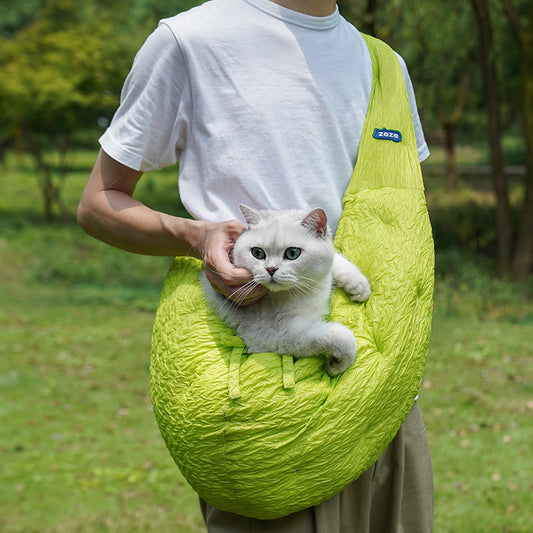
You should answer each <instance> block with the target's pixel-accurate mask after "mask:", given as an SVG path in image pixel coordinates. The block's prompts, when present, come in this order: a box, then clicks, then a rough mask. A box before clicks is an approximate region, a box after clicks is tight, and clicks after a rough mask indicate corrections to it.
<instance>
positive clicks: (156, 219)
mask: <svg viewBox="0 0 533 533" xmlns="http://www.w3.org/2000/svg"><path fill="white" fill-rule="evenodd" d="M141 176H142V173H141V172H139V171H137V170H133V169H131V168H129V167H127V166H125V165H122V164H121V163H119V162H118V161H116V160H114V159H113V158H112V157H110V156H109V155H107V154H106V153H105V152H104V151H103V150H100V153H99V154H98V158H97V160H96V163H95V165H94V168H93V170H92V172H91V175H90V177H89V181H88V183H87V186H86V187H85V190H84V192H83V195H82V197H81V200H80V203H79V206H78V213H77V215H78V222H79V224H80V226H81V227H82V228H83V229H84V230H85V231H86V232H87V233H88V234H89V235H91V236H92V237H95V238H96V239H99V240H101V241H104V242H106V243H108V244H111V245H113V246H116V247H118V248H121V249H123V250H127V251H130V252H135V253H139V254H146V255H164V256H176V255H190V256H193V257H197V258H199V259H202V260H203V261H204V263H205V265H206V275H207V276H208V279H209V281H210V282H211V284H212V285H213V287H214V288H215V290H217V291H218V292H220V293H221V294H224V295H225V296H227V297H230V296H231V294H232V293H233V292H235V290H236V289H238V288H239V287H240V286H241V285H243V284H245V283H247V282H249V281H250V280H251V275H250V273H249V272H248V271H247V270H245V269H242V268H235V267H234V266H233V265H232V264H231V262H230V260H229V256H228V252H229V250H230V249H231V247H232V246H233V243H234V242H235V240H236V239H237V237H238V236H239V235H240V234H241V233H242V231H243V230H244V229H245V227H244V226H243V225H242V224H241V223H240V222H239V221H237V220H229V221H226V222H220V223H210V222H204V221H199V220H189V219H186V218H180V217H175V216H171V215H168V214H165V213H162V212H159V211H154V210H153V209H150V208H149V207H147V206H146V205H144V204H143V203H141V202H139V201H138V200H136V199H134V198H133V196H132V195H133V191H134V190H135V186H136V184H137V182H138V181H139V179H140V178H141ZM262 292H263V291H254V292H252V293H251V294H250V295H249V296H248V297H247V298H246V301H245V302H243V303H252V302H253V301H256V300H257V299H258V298H260V297H261V296H262Z"/></svg>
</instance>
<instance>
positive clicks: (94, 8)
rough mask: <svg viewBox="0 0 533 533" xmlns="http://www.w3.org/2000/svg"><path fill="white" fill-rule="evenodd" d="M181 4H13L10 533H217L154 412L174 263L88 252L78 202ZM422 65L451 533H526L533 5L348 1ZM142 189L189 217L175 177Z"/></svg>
mask: <svg viewBox="0 0 533 533" xmlns="http://www.w3.org/2000/svg"><path fill="white" fill-rule="evenodd" d="M196 3H200V2H194V1H180V0H175V1H171V0H131V1H128V2H126V1H125V0H108V1H106V2H102V1H100V0H86V1H84V2H74V1H73V0H25V1H24V2H16V3H13V2H11V1H10V0H0V116H1V119H0V171H1V172H0V191H1V194H0V272H1V278H0V302H1V306H0V454H1V460H0V530H2V531H6V532H7V531H9V532H15V531H20V532H33V531H35V532H37V531H38V532H42V531H58V532H62V531H65V532H67V531H68V532H70V531H87V532H92V531H124V532H127V531H156V530H166V531H178V532H180V533H181V532H184V533H186V532H198V531H204V529H203V526H202V521H201V517H200V514H199V510H198V505H197V499H196V496H195V495H194V493H193V491H192V489H190V487H188V486H187V484H186V483H185V482H184V481H183V478H182V477H181V475H180V474H179V471H178V469H177V468H176V467H175V466H174V464H173V463H172V460H171V459H170V457H169V455H168V453H167V452H166V450H165V447H164V444H163V442H162V440H161V438H160V436H159V433H158V430H157V427H156V425H155V422H154V420H153V415H152V413H151V406H150V399H149V391H148V389H149V383H148V364H149V349H150V331H151V323H152V321H153V315H154V312H155V309H156V307H157V301H158V293H159V290H160V287H161V285H162V281H163V279H164V276H165V271H166V268H167V266H168V264H169V259H168V258H153V257H141V256H136V255H132V254H127V253H125V252H122V251H120V250H115V249H112V248H110V247H108V246H106V245H104V244H102V243H99V242H96V241H94V240H92V239H90V238H88V237H86V236H85V235H84V234H83V232H82V231H81V230H80V229H79V228H78V227H77V225H76V223H75V216H74V213H75V209H76V204H77V201H78V199H79V196H80V194H81V191H82V189H83V186H84V183H85V181H86V179H87V176H88V173H89V172H90V169H91V167H92V164H93V162H94V158H95V156H96V151H97V149H98V145H97V139H98V136H99V135H100V134H101V133H102V132H103V130H104V129H105V127H106V125H107V124H108V123H109V121H110V119H111V117H112V114H113V112H114V110H115V108H116V106H117V104H118V99H119V95H120V89H121V86H122V83H123V80H124V78H125V76H126V74H127V72H128V70H129V68H130V66H131V62H132V60H133V57H134V55H135V52H136V51H137V49H138V48H139V46H140V45H141V44H142V42H143V41H144V39H145V38H146V37H147V35H148V34H149V33H150V31H152V29H153V28H154V27H155V25H156V24H157V21H158V20H159V19H160V18H163V17H166V16H171V15H173V14H175V13H176V12H178V11H181V10H184V9H187V8H189V7H191V6H192V5H194V4H196ZM339 5H340V7H341V10H342V13H343V14H344V15H345V16H346V17H347V18H349V19H350V20H352V21H353V22H354V23H355V24H356V25H357V26H358V27H359V28H361V29H362V30H363V31H366V32H368V33H372V34H375V35H377V36H379V37H381V38H383V39H384V40H386V41H387V42H389V43H390V44H391V45H392V46H393V47H394V48H395V49H396V50H398V51H399V52H400V53H401V55H402V56H403V57H404V58H405V60H406V62H407V64H408V67H409V71H410V73H411V77H412V79H413V84H414V86H415V91H416V94H417V99H418V105H419V110H420V114H421V117H422V121H423V125H424V129H425V131H426V135H427V138H428V141H429V143H430V149H431V152H432V156H431V157H430V159H429V160H428V161H427V162H426V163H424V165H423V170H424V174H425V177H426V189H427V198H428V205H429V209H430V216H431V220H432V224H433V228H434V236H435V245H436V252H437V253H436V275H437V282H436V289H435V318H434V326H433V338H432V343H431V347H430V355H429V359H428V365H427V372H426V377H425V379H424V382H423V386H422V390H421V399H420V403H421V406H422V410H423V413H424V415H425V419H426V423H427V425H428V431H429V437H430V444H431V447H432V450H433V456H434V466H435V479H436V527H435V531H436V533H441V532H450V533H452V532H453V533H455V532H457V531H465V532H480V533H481V532H483V533H485V532H493V531H494V532H503V531H505V532H524V533H525V532H529V531H531V524H532V523H533V513H532V511H531V505H530V494H531V490H532V489H533V486H532V479H533V478H532V467H531V457H530V448H531V442H532V438H533V427H532V424H531V416H532V413H533V383H532V379H531V376H532V375H533V372H532V371H533V368H532V367H533V353H532V352H533V348H532V342H531V339H532V334H533V298H532V296H533V279H532V275H531V269H532V268H531V267H532V258H533V255H532V254H533V245H532V239H533V224H532V220H531V218H530V217H531V215H532V213H533V205H532V203H531V202H532V201H533V200H532V199H533V185H532V166H533V165H532V163H531V152H532V150H531V143H532V115H533V113H532V111H531V110H532V100H531V99H532V94H531V92H532V91H533V82H532V80H531V76H532V75H533V68H532V67H533V61H532V60H531V53H532V51H533V43H532V31H533V30H532V19H533V16H532V15H533V4H531V3H530V2H529V1H524V0H487V1H478V0H470V2H459V1H456V0H450V1H449V2H445V3H440V4H439V3H434V2H429V1H426V0H418V1H417V2H412V1H410V0H408V1H399V0H391V1H389V2H387V3H382V2H378V1H376V0H368V1H366V2H356V1H353V0H343V1H341V2H339ZM136 195H137V197H138V198H140V199H141V200H142V201H144V202H146V203H147V204H148V205H150V206H151V207H154V208H156V209H161V210H164V211H166V212H169V213H175V214H178V215H185V216H186V213H184V210H183V208H182V206H181V204H180V201H179V197H178V192H177V169H175V168H171V169H166V170H163V171H160V172H158V173H155V174H148V175H146V176H145V177H144V178H143V180H141V183H140V185H139V187H138V189H137V191H136Z"/></svg>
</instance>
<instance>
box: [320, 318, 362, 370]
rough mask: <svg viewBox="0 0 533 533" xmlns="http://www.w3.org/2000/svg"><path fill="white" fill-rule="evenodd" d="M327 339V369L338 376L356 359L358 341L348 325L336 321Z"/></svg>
mask: <svg viewBox="0 0 533 533" xmlns="http://www.w3.org/2000/svg"><path fill="white" fill-rule="evenodd" d="M325 340H326V343H327V355H326V371H327V373H328V374H329V375H330V376H331V377H336V376H338V375H339V374H342V373H343V372H344V371H345V370H347V369H348V368H349V367H350V366H351V365H352V363H353V362H354V361H355V356H356V355H357V343H356V342H355V337H354V336H353V333H352V332H351V331H350V330H349V329H348V328H347V327H346V326H343V325H341V324H337V323H336V322H334V323H332V324H331V327H330V328H329V330H328V333H327V335H326V339H325Z"/></svg>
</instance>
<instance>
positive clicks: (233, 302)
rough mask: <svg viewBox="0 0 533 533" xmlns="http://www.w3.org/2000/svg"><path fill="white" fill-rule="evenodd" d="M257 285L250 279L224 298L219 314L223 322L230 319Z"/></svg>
mask: <svg viewBox="0 0 533 533" xmlns="http://www.w3.org/2000/svg"><path fill="white" fill-rule="evenodd" d="M258 285H259V284H258V283H257V282H256V281H254V280H253V279H252V280H250V281H248V282H247V283H245V284H244V285H241V286H240V287H238V288H237V289H235V291H233V292H232V293H231V294H230V295H229V296H228V297H227V298H225V300H224V303H223V304H222V307H221V312H222V315H223V316H222V317H221V318H222V319H223V320H225V319H228V318H230V317H231V315H232V314H234V313H235V311H236V310H237V309H238V308H239V306H240V305H241V304H242V303H243V302H244V301H245V300H246V298H247V296H248V295H249V294H251V293H252V291H253V290H254V289H255V288H256V287H257V286H258Z"/></svg>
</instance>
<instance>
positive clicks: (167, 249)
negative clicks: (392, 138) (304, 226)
mask: <svg viewBox="0 0 533 533" xmlns="http://www.w3.org/2000/svg"><path fill="white" fill-rule="evenodd" d="M400 61H401V64H402V69H403V72H404V77H405V82H406V86H407V90H408V95H409V100H410V104H411V111H412V115H413V121H414V125H415V131H416V133H417V144H418V150H419V156H420V159H424V158H425V157H427V155H428V149H427V146H426V143H425V141H424V136H423V133H422V129H421V126H420V121H419V118H418V114H417V110H416V104H415V100H414V95H413V91H412V87H411V84H410V80H409V76H408V74H407V69H406V67H405V64H404V63H403V61H402V60H401V59H400ZM371 86H372V65H371V61H370V56H369V53H368V50H367V48H366V45H365V43H364V40H363V38H362V36H361V35H360V34H359V32H358V31H357V30H356V29H355V28H354V27H353V26H352V25H350V24H349V23H348V22H347V21H346V20H344V19H343V18H342V17H341V16H340V15H339V13H338V10H337V8H336V4H335V2H334V0H213V1H212V2H207V3H206V4H203V5H202V6H200V7H199V8H195V9H192V10H190V11H189V12H186V13H182V14H180V15H178V16H176V17H173V18H171V19H167V20H165V21H162V23H161V24H160V25H159V27H158V28H157V30H156V31H155V32H154V33H153V34H152V35H151V36H150V37H149V38H148V40H147V41H146V43H145V45H144V46H143V47H142V49H141V50H140V51H139V53H138V54H137V57H136V59H135V62H134V65H133V67H132V71H131V72H130V74H129V76H128V79H127V80H126V82H125V85H124V89H123V93H122V98H121V105H120V107H119V109H118V111H117V113H116V115H115V117H114V119H113V122H112V124H111V126H110V128H109V129H108V130H107V132H106V133H105V134H104V135H103V137H102V138H101V140H100V142H101V146H102V149H101V151H100V153H99V155H98V158H97V161H96V163H95V166H94V169H93V171H92V173H91V176H90V178H89V181H88V184H87V187H86V189H85V191H84V194H83V196H82V199H81V201H80V206H79V210H78V218H79V221H80V224H81V225H82V227H83V228H84V229H85V230H86V231H87V232H88V233H89V234H91V235H93V236H94V237H96V238H98V239H101V240H103V241H105V242H108V243H109V244H112V245H114V246H118V247H120V248H123V249H126V250H129V251H132V252H136V253H143V254H151V255H168V256H175V255H192V256H194V257H197V258H200V259H202V260H203V261H204V263H205V266H206V271H207V272H208V275H209V279H210V282H211V283H212V284H213V286H214V287H215V289H216V290H218V291H219V292H221V293H222V294H224V295H226V296H231V294H232V293H233V292H234V291H235V290H236V289H238V288H239V287H240V286H241V285H243V284H245V283H246V282H248V281H249V280H250V274H249V273H248V272H247V271H246V270H243V269H237V268H235V267H233V265H232V264H231V262H230V260H229V257H228V251H229V250H230V248H231V247H232V245H233V243H234V241H235V239H236V238H237V237H238V236H239V235H240V233H241V232H242V231H243V230H244V225H243V223H242V220H241V219H240V216H241V215H240V212H239V209H238V205H239V203H241V202H242V203H246V204H248V205H252V206H254V207H256V208H270V209H283V208H306V209H311V208H314V207H317V206H321V207H323V208H324V209H325V211H326V213H327V215H328V220H329V221H330V224H331V225H332V227H333V229H335V227H336V225H337V222H338V220H339V217H340V214H341V211H342V196H343V193H344V190H345V189H346V186H347V184H348V182H349V179H350V177H351V173H352V170H353V167H354V164H355V162H356V160H357V151H358V147H359V141H360V138H361V132H362V129H363V125H364V120H365V116H366V112H367V108H368V103H369V100H370V93H371ZM176 162H179V165H180V177H179V188H180V195H181V199H182V201H183V204H184V205H185V207H186V208H187V209H188V211H189V212H190V213H191V214H192V215H193V217H194V219H193V220H189V219H182V218H178V217H173V216H170V215H168V214H165V213H161V212H157V211H153V210H151V209H150V208H149V207H147V206H145V205H143V204H141V203H140V202H138V201H137V200H135V199H133V197H132V194H133V191H134V188H135V185H136V184H137V182H138V181H139V179H140V178H141V176H142V173H143V172H145V171H152V170H156V169H158V168H162V167H164V166H169V165H172V164H174V163H176ZM262 295H263V292H261V290H260V289H256V291H255V292H252V293H251V294H250V295H249V296H248V299H247V301H246V302H244V304H249V303H253V302H254V301H256V300H257V299H258V298H260V297H261V296H262ZM302 490H305V488H303V489H302ZM202 512H203V514H204V518H205V520H206V524H207V527H208V530H209V531H210V532H217V531H235V532H239V531H254V532H255V531H284V532H285V531H286V532H289V533H290V532H292V531H305V532H307V531H309V532H311V531H317V532H319V533H326V532H337V531H338V532H340V531H350V532H352V531H353V532H360V531H361V532H365V531H375V532H386V531H391V532H393V531H398V532H399V531H409V532H410V533H416V532H418V531H420V532H427V531H430V530H431V523H432V479H431V465H430V460H429V452H428V449H427V440H426V437H425V433H424V427H423V424H422V421H421V418H420V415H419V412H418V408H417V407H416V404H415V407H414V408H413V410H412V411H411V413H410V414H409V415H408V417H407V419H406V422H405V423H404V425H403V426H402V428H401V429H400V432H399V433H398V435H397V437H396V438H395V440H394V441H393V443H392V444H391V445H390V446H389V448H388V449H387V450H386V451H385V452H384V454H383V456H382V457H381V458H380V459H379V461H378V462H377V463H376V464H375V465H374V466H373V467H372V468H371V469H370V470H369V471H368V472H367V473H365V474H364V475H363V476H362V477H361V478H360V479H359V480H357V481H356V482H355V483H354V484H352V485H350V486H349V487H347V488H346V489H345V490H344V491H343V492H342V493H340V494H339V495H337V496H336V497H334V498H332V499H331V500H328V501H327V502H324V503H323V504H321V505H320V506H318V507H316V508H313V509H308V510H304V511H301V512H299V513H296V514H294V515H291V516H289V517H286V518H283V519H280V520H274V521H258V520H253V519H248V518H244V517H238V516H235V515H230V514H229V513H223V512H221V511H218V510H217V509H214V508H212V507H211V506H209V505H208V504H207V503H205V502H202Z"/></svg>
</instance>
